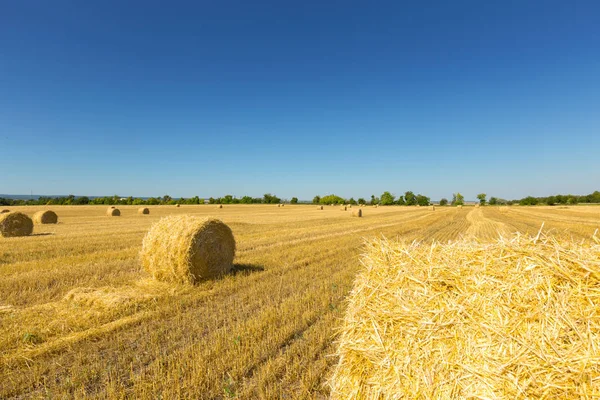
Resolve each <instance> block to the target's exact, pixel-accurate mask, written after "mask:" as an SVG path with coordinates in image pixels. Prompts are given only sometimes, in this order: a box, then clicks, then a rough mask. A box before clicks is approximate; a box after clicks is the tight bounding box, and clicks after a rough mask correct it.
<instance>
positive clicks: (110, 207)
mask: <svg viewBox="0 0 600 400" xmlns="http://www.w3.org/2000/svg"><path fill="white" fill-rule="evenodd" d="M109 208H117V207H115V206H110V207H109Z"/></svg>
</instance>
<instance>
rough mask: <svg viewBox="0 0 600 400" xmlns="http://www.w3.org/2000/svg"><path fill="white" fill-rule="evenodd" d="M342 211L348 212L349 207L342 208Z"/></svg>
mask: <svg viewBox="0 0 600 400" xmlns="http://www.w3.org/2000/svg"><path fill="white" fill-rule="evenodd" d="M340 210H342V211H348V207H346V206H343V207H340Z"/></svg>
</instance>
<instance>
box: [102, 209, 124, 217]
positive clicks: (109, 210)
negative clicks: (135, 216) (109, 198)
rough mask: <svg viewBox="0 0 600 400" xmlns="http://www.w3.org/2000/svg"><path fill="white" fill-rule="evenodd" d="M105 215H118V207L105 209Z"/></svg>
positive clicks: (119, 213)
mask: <svg viewBox="0 0 600 400" xmlns="http://www.w3.org/2000/svg"><path fill="white" fill-rule="evenodd" d="M106 215H108V216H109V217H120V216H121V211H119V209H118V208H114V207H111V208H109V209H108V210H106Z"/></svg>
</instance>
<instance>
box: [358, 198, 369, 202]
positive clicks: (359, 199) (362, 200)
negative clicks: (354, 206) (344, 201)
mask: <svg viewBox="0 0 600 400" xmlns="http://www.w3.org/2000/svg"><path fill="white" fill-rule="evenodd" d="M358 204H367V201H366V200H365V199H363V198H362V197H359V198H358Z"/></svg>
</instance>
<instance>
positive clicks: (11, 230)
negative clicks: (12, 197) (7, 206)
mask: <svg viewBox="0 0 600 400" xmlns="http://www.w3.org/2000/svg"><path fill="white" fill-rule="evenodd" d="M32 232H33V221H32V220H31V218H29V217H28V216H27V215H25V214H23V213H20V212H11V213H4V214H1V215H0V234H1V235H2V236H4V237H16V236H29V235H31V233H32Z"/></svg>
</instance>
